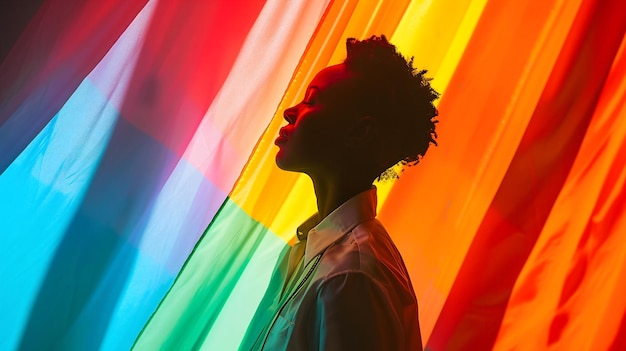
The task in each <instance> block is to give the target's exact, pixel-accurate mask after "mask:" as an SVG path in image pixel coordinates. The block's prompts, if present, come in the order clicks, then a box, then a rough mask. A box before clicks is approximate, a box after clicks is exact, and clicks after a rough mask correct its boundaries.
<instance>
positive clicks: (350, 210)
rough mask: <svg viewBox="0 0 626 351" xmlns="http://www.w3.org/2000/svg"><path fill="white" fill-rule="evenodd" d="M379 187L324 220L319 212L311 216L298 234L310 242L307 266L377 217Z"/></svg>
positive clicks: (353, 199)
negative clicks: (348, 234) (326, 250)
mask: <svg viewBox="0 0 626 351" xmlns="http://www.w3.org/2000/svg"><path fill="white" fill-rule="evenodd" d="M376 201H377V197H376V187H374V186H372V188H371V189H369V190H366V191H364V192H361V193H359V194H357V195H355V196H353V197H352V198H350V199H349V200H348V201H346V202H344V203H343V204H342V205H341V206H339V207H338V208H337V209H335V210H334V211H333V212H331V213H330V214H329V215H328V216H326V218H324V219H322V220H321V221H320V219H319V213H316V214H314V215H313V216H311V217H309V219H307V220H306V221H304V223H302V224H301V225H300V226H299V227H298V230H297V232H296V234H297V236H298V240H299V241H302V240H306V241H307V242H306V249H305V253H304V263H305V264H306V263H308V262H309V261H310V260H311V259H312V258H313V257H315V256H317V255H318V254H319V253H321V252H322V251H323V250H324V249H326V248H327V247H328V246H330V245H331V244H332V243H334V242H335V241H337V240H338V239H340V238H341V237H343V235H344V234H346V233H347V232H349V231H351V230H352V229H354V227H356V226H357V225H358V224H360V223H362V222H365V221H367V220H370V219H373V218H375V217H376Z"/></svg>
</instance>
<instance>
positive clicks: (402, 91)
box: [252, 36, 439, 351]
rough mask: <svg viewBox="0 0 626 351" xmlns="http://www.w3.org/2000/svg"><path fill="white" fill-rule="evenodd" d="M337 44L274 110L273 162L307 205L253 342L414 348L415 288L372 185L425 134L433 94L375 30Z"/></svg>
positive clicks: (272, 346)
mask: <svg viewBox="0 0 626 351" xmlns="http://www.w3.org/2000/svg"><path fill="white" fill-rule="evenodd" d="M347 53H348V55H347V58H346V60H345V61H344V63H342V64H339V65H336V66H331V67H328V68H325V69H323V70H322V71H320V72H319V73H318V74H317V75H316V76H315V78H314V79H313V80H312V81H311V84H310V85H309V87H308V89H307V91H306V94H305V96H304V100H303V101H302V102H300V103H299V104H297V105H295V106H293V107H291V108H289V109H287V110H286V111H285V113H284V116H285V120H286V121H287V125H286V126H285V127H283V128H282V129H281V130H280V134H279V136H278V138H277V139H276V141H275V143H276V145H277V146H278V147H279V151H278V154H277V155H276V164H277V165H278V167H280V168H281V169H283V170H286V171H293V172H302V173H305V174H307V175H308V176H309V177H310V178H311V180H312V181H313V186H314V189H315V195H316V198H317V207H318V213H317V214H315V215H313V216H312V217H311V218H309V219H308V220H307V221H305V222H304V223H303V224H302V225H301V226H300V227H299V228H298V232H297V236H298V242H297V243H296V244H295V245H294V247H293V248H291V249H290V252H289V253H288V258H287V259H286V261H285V262H286V265H285V269H284V270H283V271H282V273H281V274H279V275H280V277H281V278H282V279H283V281H284V285H283V286H282V292H281V294H280V296H273V297H271V298H273V301H274V303H273V304H272V306H271V308H269V309H266V310H262V309H260V310H259V311H257V315H258V314H259V313H261V314H263V313H265V314H266V315H269V317H268V319H267V325H266V326H265V328H264V330H263V331H262V332H261V333H260V335H258V336H256V338H254V344H253V345H254V346H252V349H254V350H268V351H278V350H299V351H304V350H411V351H414V350H421V349H422V343H421V336H420V330H419V322H418V309H417V301H416V298H415V293H414V291H413V288H412V285H411V281H410V279H409V275H408V273H407V271H406V268H405V265H404V263H403V261H402V258H401V256H400V253H399V252H398V250H397V249H396V247H395V246H394V244H393V242H392V241H391V239H390V237H389V235H388V234H387V232H386V231H385V229H384V227H383V226H382V224H381V223H380V222H379V221H378V220H377V219H376V218H375V216H376V188H375V187H373V186H372V183H373V182H374V180H376V179H377V178H380V177H383V178H388V177H393V176H394V173H393V171H390V169H391V168H390V167H392V166H394V165H395V164H397V163H398V162H401V163H402V164H404V165H413V164H416V163H417V162H418V161H419V160H420V159H421V157H422V156H423V155H424V153H425V152H426V150H427V149H428V147H429V146H430V144H431V143H435V140H434V139H435V137H436V134H435V123H436V121H434V118H435V117H436V116H437V109H436V108H435V107H434V105H433V101H434V100H435V99H436V98H437V97H438V96H439V94H438V93H437V92H436V91H434V90H433V89H432V88H431V86H430V83H429V80H428V79H426V78H425V77H424V73H425V71H416V70H415V69H414V68H413V66H412V60H411V61H408V62H407V61H406V60H405V59H404V58H403V57H402V55H400V54H399V53H397V51H396V48H395V47H394V46H393V45H392V44H390V43H389V42H388V41H387V39H386V38H385V36H381V37H376V36H374V37H372V38H370V39H367V40H364V41H358V40H355V39H348V41H347ZM381 174H382V175H381ZM266 298H267V297H266ZM255 318H256V317H255Z"/></svg>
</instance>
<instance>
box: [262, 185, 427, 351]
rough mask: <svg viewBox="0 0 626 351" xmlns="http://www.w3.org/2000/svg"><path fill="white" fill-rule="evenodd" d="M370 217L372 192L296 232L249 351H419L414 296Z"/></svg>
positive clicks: (401, 265) (389, 242)
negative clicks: (264, 320) (276, 290)
mask: <svg viewBox="0 0 626 351" xmlns="http://www.w3.org/2000/svg"><path fill="white" fill-rule="evenodd" d="M375 217H376V188H372V189H371V190H369V191H365V192H362V193H360V194H358V195H356V196H354V197H353V198H351V199H350V200H348V201H346V202H345V203H344V204H342V205H341V206H340V207H339V208H337V209H336V210H335V211H333V212H332V213H331V214H329V215H328V216H327V217H326V218H324V219H323V220H322V221H321V222H320V221H319V219H318V216H317V215H314V216H312V217H311V218H309V219H308V220H307V221H305V222H304V223H303V224H302V225H301V226H300V227H299V228H298V239H299V241H298V242H297V243H296V244H295V245H294V246H293V247H292V248H291V250H290V252H289V253H288V260H287V261H288V264H287V272H286V273H283V274H282V277H284V278H283V279H285V284H284V285H283V287H282V291H281V294H280V297H279V298H278V299H277V300H276V301H277V304H275V305H274V308H273V309H272V313H273V315H274V316H273V318H271V319H270V323H269V324H268V325H267V326H266V328H265V330H264V331H263V332H262V333H261V334H260V335H259V336H258V338H256V342H255V343H254V346H253V347H252V349H253V350H266V351H280V350H297V351H307V350H411V351H415V350H422V343H421V336H420V330H419V322H418V309H417V301H416V298H415V293H414V292H413V288H412V285H411V281H410V279H409V275H408V273H407V270H406V267H405V265H404V262H403V261H402V258H401V256H400V253H399V252H398V250H397V248H396V247H395V245H394V244H393V242H392V240H391V238H390V237H389V235H388V234H387V232H386V231H385V228H384V227H383V226H382V224H381V223H380V222H379V221H378V220H377V219H376V218H375Z"/></svg>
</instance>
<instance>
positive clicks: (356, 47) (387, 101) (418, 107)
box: [344, 35, 440, 179]
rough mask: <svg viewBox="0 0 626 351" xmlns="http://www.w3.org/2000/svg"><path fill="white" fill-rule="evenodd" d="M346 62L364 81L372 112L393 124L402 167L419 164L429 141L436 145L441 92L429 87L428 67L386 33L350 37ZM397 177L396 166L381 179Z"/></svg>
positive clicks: (368, 107) (368, 103)
mask: <svg viewBox="0 0 626 351" xmlns="http://www.w3.org/2000/svg"><path fill="white" fill-rule="evenodd" d="M346 48H347V57H346V59H345V61H344V64H345V65H346V66H347V68H348V70H350V71H352V72H355V73H356V74H357V75H358V76H360V77H361V78H362V79H364V80H365V84H367V86H368V90H369V93H368V94H367V95H368V97H367V98H365V99H364V102H365V104H366V105H367V106H365V107H364V108H367V109H368V110H369V111H368V112H369V113H373V114H375V115H379V117H382V118H384V119H385V121H387V122H388V123H390V126H391V127H392V130H393V131H394V134H395V137H396V138H395V139H397V142H398V143H399V145H400V147H401V149H402V156H401V158H400V159H399V160H398V162H399V163H401V164H402V165H403V166H412V165H415V164H417V163H418V162H419V161H420V160H421V158H422V157H423V156H424V154H425V153H426V151H427V150H428V148H429V147H430V144H431V143H432V144H434V145H437V142H436V138H437V133H436V132H435V125H436V123H437V122H438V121H437V120H436V117H437V115H438V111H437V108H436V107H435V105H434V104H433V102H434V101H435V100H436V99H437V98H439V96H440V94H439V93H438V92H437V91H435V90H434V89H433V88H432V87H431V86H430V80H431V78H427V77H425V76H424V74H425V73H426V70H417V69H416V68H414V67H413V57H411V59H410V60H406V59H405V58H404V56H402V54H400V53H399V52H398V51H397V49H396V47H395V46H394V45H393V44H391V43H389V42H388V41H387V38H386V37H385V36H384V35H381V36H372V37H371V38H369V39H366V40H362V41H361V40H357V39H354V38H349V39H348V40H347V41H346ZM390 176H391V177H395V178H397V177H398V175H397V173H396V172H395V171H393V167H392V168H390V169H388V170H387V171H385V172H384V173H383V174H382V175H381V177H380V178H382V179H386V178H389V177H390Z"/></svg>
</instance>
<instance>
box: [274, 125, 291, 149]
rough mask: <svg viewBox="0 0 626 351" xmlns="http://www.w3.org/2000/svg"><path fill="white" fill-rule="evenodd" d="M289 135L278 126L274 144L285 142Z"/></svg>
mask: <svg viewBox="0 0 626 351" xmlns="http://www.w3.org/2000/svg"><path fill="white" fill-rule="evenodd" d="M288 137H289V133H288V132H287V131H286V130H285V128H284V127H283V128H280V131H279V132H278V137H277V138H276V140H274V144H276V145H281V144H284V143H286V142H287V139H288Z"/></svg>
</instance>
